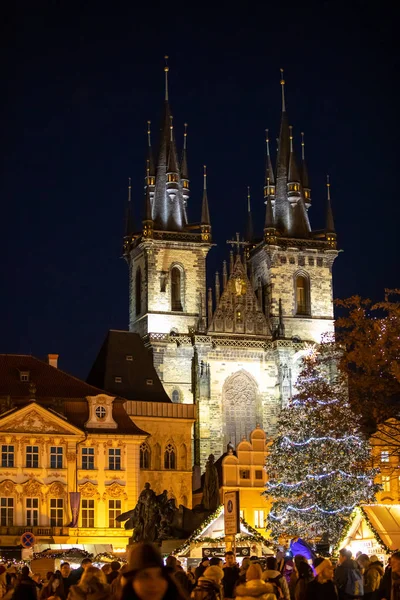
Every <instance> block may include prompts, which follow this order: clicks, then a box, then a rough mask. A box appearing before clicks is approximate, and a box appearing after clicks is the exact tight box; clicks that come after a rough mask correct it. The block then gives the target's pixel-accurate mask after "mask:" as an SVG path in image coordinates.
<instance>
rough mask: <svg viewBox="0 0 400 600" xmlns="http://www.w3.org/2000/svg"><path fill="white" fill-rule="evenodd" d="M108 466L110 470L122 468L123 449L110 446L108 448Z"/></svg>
mask: <svg viewBox="0 0 400 600" xmlns="http://www.w3.org/2000/svg"><path fill="white" fill-rule="evenodd" d="M108 468H109V470H110V471H120V470H121V449H120V448H109V450H108Z"/></svg>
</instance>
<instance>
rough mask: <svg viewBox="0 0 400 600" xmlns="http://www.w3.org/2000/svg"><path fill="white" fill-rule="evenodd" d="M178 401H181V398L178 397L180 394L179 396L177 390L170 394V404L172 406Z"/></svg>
mask: <svg viewBox="0 0 400 600" xmlns="http://www.w3.org/2000/svg"><path fill="white" fill-rule="evenodd" d="M180 401H181V397H180V394H179V390H174V391H173V392H172V402H173V403H174V404H179V402H180Z"/></svg>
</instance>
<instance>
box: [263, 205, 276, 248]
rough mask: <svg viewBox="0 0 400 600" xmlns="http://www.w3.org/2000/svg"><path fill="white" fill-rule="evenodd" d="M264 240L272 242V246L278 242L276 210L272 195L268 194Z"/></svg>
mask: <svg viewBox="0 0 400 600" xmlns="http://www.w3.org/2000/svg"><path fill="white" fill-rule="evenodd" d="M264 241H265V243H266V244H271V245H272V246H274V245H276V243H277V240H276V228H275V222H274V212H273V208H272V201H271V196H270V195H268V196H267V203H266V207H265V224H264Z"/></svg>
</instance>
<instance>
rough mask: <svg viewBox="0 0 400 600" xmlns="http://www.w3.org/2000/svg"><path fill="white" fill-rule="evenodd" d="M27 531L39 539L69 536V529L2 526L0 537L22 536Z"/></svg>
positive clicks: (0, 527) (0, 526)
mask: <svg viewBox="0 0 400 600" xmlns="http://www.w3.org/2000/svg"><path fill="white" fill-rule="evenodd" d="M26 531H30V532H31V533H33V535H35V536H37V537H51V536H53V535H55V536H59V535H69V528H68V527H50V526H45V525H44V526H35V527H30V526H29V525H8V526H7V525H0V535H22V534H23V533H25V532H26Z"/></svg>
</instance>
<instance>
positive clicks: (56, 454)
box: [50, 446, 63, 469]
mask: <svg viewBox="0 0 400 600" xmlns="http://www.w3.org/2000/svg"><path fill="white" fill-rule="evenodd" d="M62 468H63V449H62V447H61V446H51V447H50V469H62Z"/></svg>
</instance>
